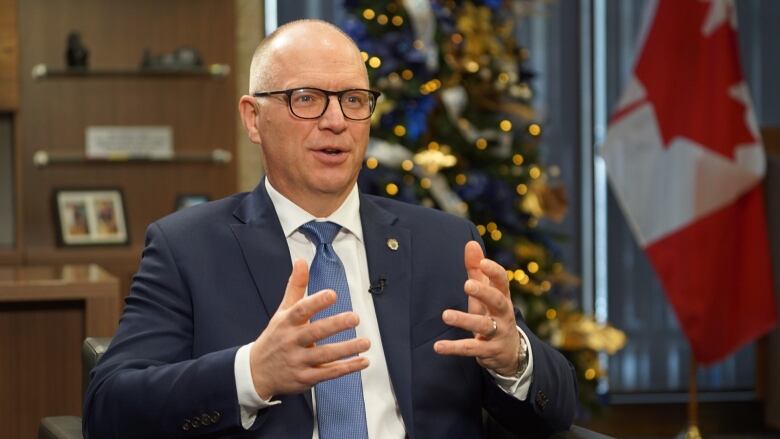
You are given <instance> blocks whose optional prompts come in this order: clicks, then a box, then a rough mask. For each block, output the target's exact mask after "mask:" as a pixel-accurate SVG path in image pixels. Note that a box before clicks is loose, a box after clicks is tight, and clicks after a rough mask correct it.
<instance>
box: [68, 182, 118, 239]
mask: <svg viewBox="0 0 780 439" xmlns="http://www.w3.org/2000/svg"><path fill="white" fill-rule="evenodd" d="M53 200H54V209H53V210H54V212H55V217H56V218H55V225H56V229H57V243H58V245H60V246H64V247H71V246H90V245H126V244H128V243H129V241H130V237H129V235H128V232H127V216H126V211H125V205H124V197H123V196H122V191H121V190H120V189H117V188H93V189H56V190H55V191H54V196H53Z"/></svg>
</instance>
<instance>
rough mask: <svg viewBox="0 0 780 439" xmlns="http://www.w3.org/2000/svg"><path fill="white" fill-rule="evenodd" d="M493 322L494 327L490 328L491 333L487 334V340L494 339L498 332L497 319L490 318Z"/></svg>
mask: <svg viewBox="0 0 780 439" xmlns="http://www.w3.org/2000/svg"><path fill="white" fill-rule="evenodd" d="M488 318H489V319H490V321H491V322H493V327H492V328H490V332H488V333H487V334H485V338H493V336H494V335H496V332H498V322H496V319H494V318H493V317H488Z"/></svg>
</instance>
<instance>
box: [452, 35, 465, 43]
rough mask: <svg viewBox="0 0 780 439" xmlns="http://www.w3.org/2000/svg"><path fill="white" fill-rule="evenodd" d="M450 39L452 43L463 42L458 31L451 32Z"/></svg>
mask: <svg viewBox="0 0 780 439" xmlns="http://www.w3.org/2000/svg"><path fill="white" fill-rule="evenodd" d="M450 39H451V40H452V42H453V43H455V44H460V43H462V42H463V35H461V34H458V33H454V34H452V36H451V37H450Z"/></svg>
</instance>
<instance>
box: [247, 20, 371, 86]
mask: <svg viewBox="0 0 780 439" xmlns="http://www.w3.org/2000/svg"><path fill="white" fill-rule="evenodd" d="M304 49H309V50H312V49H313V50H317V51H324V52H333V54H334V56H337V57H339V58H341V59H342V61H346V62H350V61H354V62H356V63H359V64H360V65H361V66H362V69H363V70H364V71H365V63H363V60H362V58H361V56H360V49H358V47H357V44H355V41H354V40H352V38H350V36H349V35H347V34H346V33H345V32H344V31H342V30H341V29H339V28H338V27H336V26H334V25H333V24H331V23H328V22H327V21H322V20H315V19H304V20H296V21H291V22H289V23H286V24H284V25H282V26H280V27H278V28H277V29H276V30H274V31H273V32H272V33H271V34H270V35H268V36H267V37H266V38H265V39H263V41H261V42H260V44H259V45H258V46H257V48H256V49H255V53H254V55H253V56H252V65H251V67H250V69H249V94H252V93H254V92H257V91H268V90H271V89H275V88H276V87H278V84H279V81H280V79H281V78H283V77H284V75H285V74H286V73H287V72H286V71H285V70H286V64H287V63H286V62H285V61H286V55H287V56H289V55H290V54H292V53H294V52H297V51H301V50H304ZM345 57H346V59H344V58H345ZM365 76H366V81H368V72H366V73H365Z"/></svg>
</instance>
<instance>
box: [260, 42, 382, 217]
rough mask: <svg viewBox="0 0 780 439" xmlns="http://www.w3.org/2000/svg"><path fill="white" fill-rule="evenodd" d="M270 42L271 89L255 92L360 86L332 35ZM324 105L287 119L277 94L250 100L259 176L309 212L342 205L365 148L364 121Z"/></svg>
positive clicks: (352, 53) (361, 77) (354, 66)
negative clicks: (314, 114)
mask: <svg viewBox="0 0 780 439" xmlns="http://www.w3.org/2000/svg"><path fill="white" fill-rule="evenodd" d="M278 38H279V39H282V40H281V41H277V42H278V43H279V44H278V45H277V49H276V50H275V51H274V52H273V58H272V62H273V64H274V74H273V75H272V76H273V78H272V79H271V80H270V81H269V82H270V87H271V88H272V89H269V90H257V91H260V92H266V91H276V90H286V89H291V88H300V87H315V88H320V89H324V90H331V91H339V90H345V89H349V88H368V78H367V76H366V70H365V66H364V64H363V61H362V60H361V59H360V55H359V53H358V52H357V51H356V50H355V49H354V46H351V45H350V44H348V42H347V40H346V39H344V37H343V36H341V35H339V34H337V33H335V32H333V31H332V30H325V31H315V32H308V33H307V34H305V35H304V34H302V33H301V32H299V30H297V29H296V30H292V31H291V32H289V33H287V34H284V35H280V36H279V37H278ZM329 99H330V102H329V104H328V108H327V110H326V111H325V114H323V115H322V117H320V118H319V119H313V120H312V119H301V118H298V117H296V116H294V115H293V114H292V113H291V112H290V110H289V107H288V103H287V97H286V96H284V95H273V96H269V97H262V98H258V101H257V103H258V116H257V118H256V123H257V125H256V126H257V129H258V135H259V138H260V144H261V146H262V148H263V153H264V156H265V160H266V171H267V177H268V178H269V180H270V182H271V184H272V185H273V186H274V188H276V189H277V190H278V191H280V192H281V193H282V194H283V195H285V196H286V197H287V198H289V199H291V200H292V201H293V202H295V203H296V204H299V205H301V206H302V207H304V208H305V209H307V210H309V211H310V212H312V208H311V207H310V206H311V205H312V203H314V205H315V206H316V205H317V203H318V202H319V200H324V199H329V200H332V199H338V200H340V201H343V199H344V198H345V197H346V195H347V194H348V193H349V191H350V190H351V189H352V187H353V185H354V183H355V181H356V180H357V175H358V172H359V171H360V167H361V165H362V162H363V157H364V155H365V152H366V145H367V144H368V135H369V127H370V121H369V120H362V121H355V120H350V119H346V118H344V115H343V113H342V112H341V107H340V106H339V103H338V99H337V98H336V97H335V96H332V97H330V98H329ZM340 201H339V202H340ZM312 213H315V212H312ZM327 213H330V212H327Z"/></svg>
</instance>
